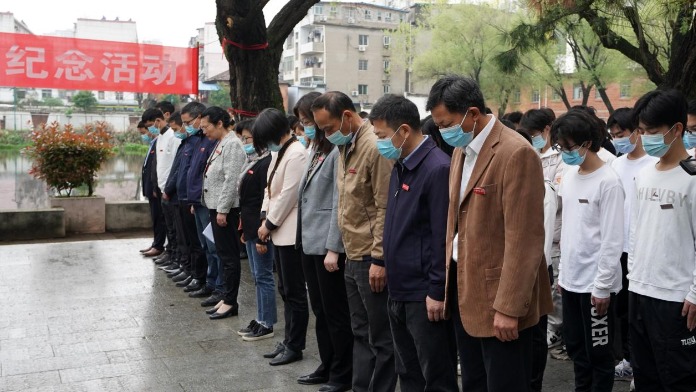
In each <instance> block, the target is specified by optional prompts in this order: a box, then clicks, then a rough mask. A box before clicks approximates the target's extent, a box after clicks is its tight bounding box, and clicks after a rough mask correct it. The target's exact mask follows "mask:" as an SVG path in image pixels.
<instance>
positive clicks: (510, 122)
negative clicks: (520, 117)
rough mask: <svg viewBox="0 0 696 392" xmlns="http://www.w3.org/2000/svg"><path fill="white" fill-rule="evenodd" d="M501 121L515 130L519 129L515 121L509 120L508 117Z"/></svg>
mask: <svg viewBox="0 0 696 392" xmlns="http://www.w3.org/2000/svg"><path fill="white" fill-rule="evenodd" d="M500 122H501V123H503V125H505V126H506V127H508V128H510V129H512V130H513V131H515V130H517V127H515V123H513V122H512V121H510V120H508V119H507V118H501V119H500Z"/></svg>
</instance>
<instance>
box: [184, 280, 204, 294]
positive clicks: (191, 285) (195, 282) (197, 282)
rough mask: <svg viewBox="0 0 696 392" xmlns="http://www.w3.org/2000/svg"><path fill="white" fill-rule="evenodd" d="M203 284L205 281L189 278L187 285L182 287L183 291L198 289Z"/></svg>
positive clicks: (188, 291) (189, 291)
mask: <svg viewBox="0 0 696 392" xmlns="http://www.w3.org/2000/svg"><path fill="white" fill-rule="evenodd" d="M204 284H205V283H203V282H201V281H200V280H198V279H191V282H189V284H188V286H186V287H184V293H191V292H194V291H198V290H200V289H202V288H203V285H204Z"/></svg>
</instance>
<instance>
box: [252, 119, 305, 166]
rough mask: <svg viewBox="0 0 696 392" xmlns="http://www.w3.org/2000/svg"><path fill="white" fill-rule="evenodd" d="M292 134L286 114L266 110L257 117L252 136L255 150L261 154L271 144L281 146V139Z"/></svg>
mask: <svg viewBox="0 0 696 392" xmlns="http://www.w3.org/2000/svg"><path fill="white" fill-rule="evenodd" d="M289 133H290V124H289V123H288V117H287V116H286V115H285V113H283V112H281V111H280V110H278V109H275V108H268V109H264V110H262V111H261V113H259V115H258V116H257V117H256V121H254V126H253V127H252V128H251V135H252V136H253V137H254V148H256V152H258V153H259V154H261V152H262V151H264V150H266V149H267V148H268V144H269V143H275V144H280V139H281V138H282V137H283V136H285V135H287V134H289ZM298 170H299V169H298Z"/></svg>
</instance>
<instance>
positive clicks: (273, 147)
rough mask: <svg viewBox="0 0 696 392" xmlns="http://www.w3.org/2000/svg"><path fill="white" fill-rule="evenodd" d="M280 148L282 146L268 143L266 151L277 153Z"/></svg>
mask: <svg viewBox="0 0 696 392" xmlns="http://www.w3.org/2000/svg"><path fill="white" fill-rule="evenodd" d="M281 148H282V146H279V145H277V144H275V143H268V150H269V151H272V152H278V151H280V149H281Z"/></svg>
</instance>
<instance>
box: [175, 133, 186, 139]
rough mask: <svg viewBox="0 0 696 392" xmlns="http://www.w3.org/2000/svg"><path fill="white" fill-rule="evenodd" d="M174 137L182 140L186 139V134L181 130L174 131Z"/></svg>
mask: <svg viewBox="0 0 696 392" xmlns="http://www.w3.org/2000/svg"><path fill="white" fill-rule="evenodd" d="M174 137H176V138H177V139H181V140H184V139H186V134H185V133H181V132H174Z"/></svg>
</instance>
